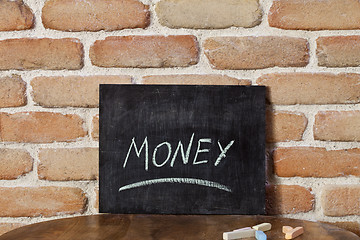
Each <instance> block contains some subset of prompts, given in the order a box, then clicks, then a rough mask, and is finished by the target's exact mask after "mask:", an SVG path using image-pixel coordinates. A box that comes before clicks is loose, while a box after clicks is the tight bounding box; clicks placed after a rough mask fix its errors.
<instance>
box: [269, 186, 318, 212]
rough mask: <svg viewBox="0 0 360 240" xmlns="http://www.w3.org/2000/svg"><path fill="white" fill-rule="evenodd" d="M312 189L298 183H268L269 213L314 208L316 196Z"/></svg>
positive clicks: (304, 210)
mask: <svg viewBox="0 0 360 240" xmlns="http://www.w3.org/2000/svg"><path fill="white" fill-rule="evenodd" d="M310 191H311V189H306V188H304V187H301V186H297V185H268V186H267V187H266V212H267V214H270V215H275V214H294V213H301V212H309V211H311V210H313V205H314V201H315V198H314V195H313V194H311V192H310Z"/></svg>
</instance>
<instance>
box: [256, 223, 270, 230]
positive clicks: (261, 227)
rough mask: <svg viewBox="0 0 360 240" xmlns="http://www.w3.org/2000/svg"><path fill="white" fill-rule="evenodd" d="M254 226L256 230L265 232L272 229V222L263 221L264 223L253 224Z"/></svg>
mask: <svg viewBox="0 0 360 240" xmlns="http://www.w3.org/2000/svg"><path fill="white" fill-rule="evenodd" d="M252 228H253V229H255V230H258V231H263V232H265V231H269V230H270V229H271V224H270V223H262V224H259V225H256V226H253V227H252Z"/></svg>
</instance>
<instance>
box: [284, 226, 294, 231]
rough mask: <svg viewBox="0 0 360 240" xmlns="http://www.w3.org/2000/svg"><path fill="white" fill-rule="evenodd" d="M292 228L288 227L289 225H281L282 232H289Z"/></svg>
mask: <svg viewBox="0 0 360 240" xmlns="http://www.w3.org/2000/svg"><path fill="white" fill-rule="evenodd" d="M293 229H294V228H292V227H290V226H283V227H282V232H283V233H288V232H291V231H292V230H293Z"/></svg>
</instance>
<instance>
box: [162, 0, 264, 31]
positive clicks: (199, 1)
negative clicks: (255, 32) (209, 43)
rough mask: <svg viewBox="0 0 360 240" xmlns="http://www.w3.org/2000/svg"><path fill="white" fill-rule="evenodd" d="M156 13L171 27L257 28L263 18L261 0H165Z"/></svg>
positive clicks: (164, 23)
mask: <svg viewBox="0 0 360 240" xmlns="http://www.w3.org/2000/svg"><path fill="white" fill-rule="evenodd" d="M156 13H157V16H158V17H159V21H160V23H161V24H162V25H164V26H167V27H170V28H203V29H215V28H228V27H254V26H256V25H258V24H259V23H260V21H261V13H262V11H261V9H260V6H259V1H258V0H239V1H233V0H222V1H218V0H161V1H160V2H158V3H157V4H156Z"/></svg>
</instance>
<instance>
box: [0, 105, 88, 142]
mask: <svg viewBox="0 0 360 240" xmlns="http://www.w3.org/2000/svg"><path fill="white" fill-rule="evenodd" d="M83 123H84V121H83V120H82V119H81V118H80V117H79V116H78V115H74V114H67V115H63V114H60V113H50V112H22V113H14V114H6V113H1V114H0V129H1V131H0V140H1V141H2V142H32V143H49V142H55V141H57V142H70V141H75V140H76V139H77V138H79V137H84V136H85V135H86V131H85V130H84V129H83Z"/></svg>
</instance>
